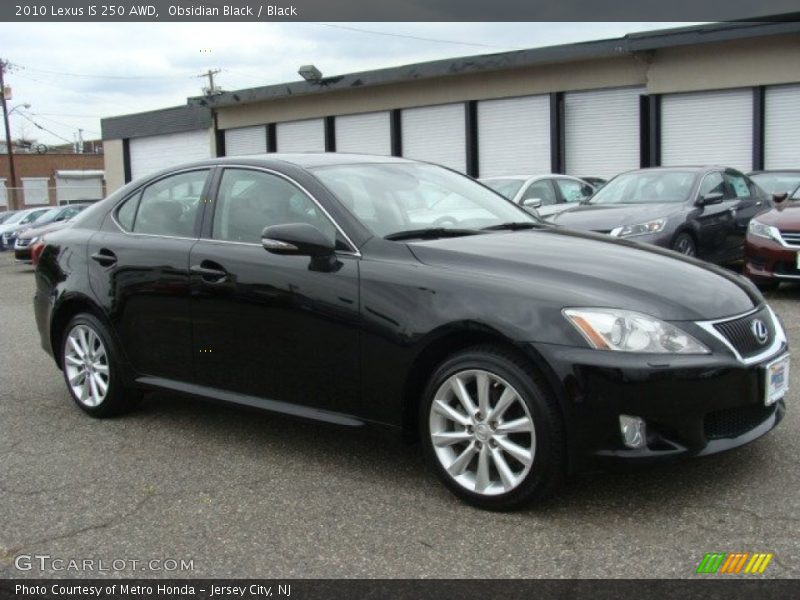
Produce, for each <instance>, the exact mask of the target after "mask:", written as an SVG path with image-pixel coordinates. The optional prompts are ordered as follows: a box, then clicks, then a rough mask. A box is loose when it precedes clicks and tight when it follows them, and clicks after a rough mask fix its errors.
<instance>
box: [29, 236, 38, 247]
mask: <svg viewBox="0 0 800 600" xmlns="http://www.w3.org/2000/svg"><path fill="white" fill-rule="evenodd" d="M38 241H39V236H36V237H32V238H31V239H30V240H28V246H33V245H34V244H35V243H36V242H38Z"/></svg>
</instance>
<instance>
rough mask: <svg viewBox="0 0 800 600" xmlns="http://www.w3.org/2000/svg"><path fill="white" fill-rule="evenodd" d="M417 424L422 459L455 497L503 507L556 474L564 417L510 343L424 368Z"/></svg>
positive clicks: (556, 479) (542, 487)
mask: <svg viewBox="0 0 800 600" xmlns="http://www.w3.org/2000/svg"><path fill="white" fill-rule="evenodd" d="M420 408H421V413H420V425H421V433H422V435H423V446H424V449H425V455H426V458H427V459H428V462H429V464H430V465H431V466H432V467H433V469H434V470H435V471H436V473H437V474H438V475H439V477H440V478H441V479H442V482H443V483H444V484H445V485H446V486H447V487H448V489H450V491H451V492H453V493H454V494H455V495H456V496H458V497H459V498H461V499H462V500H464V501H466V502H469V503H470V504H474V505H475V506H479V507H481V508H487V509H490V510H507V509H512V508H516V507H519V506H522V505H524V504H527V503H530V502H532V501H534V500H539V499H542V498H544V497H546V496H548V495H549V494H551V493H552V492H553V491H554V490H555V489H556V487H557V486H558V484H559V483H560V482H561V480H562V479H563V475H564V464H565V457H564V443H563V435H564V434H563V424H562V421H561V415H560V411H559V409H558V404H557V401H556V399H555V396H554V395H553V394H552V392H551V391H550V388H549V386H548V385H547V383H546V381H545V379H544V377H543V376H542V375H541V373H540V372H539V371H538V370H537V369H536V368H535V367H534V366H533V364H532V363H531V362H530V361H529V360H527V359H526V358H525V357H524V356H523V355H521V354H519V353H518V352H517V351H515V350H513V349H511V348H505V347H503V346H495V345H487V346H476V347H474V348H468V349H466V350H463V351H461V352H459V353H457V354H454V355H453V356H451V357H450V358H449V359H447V360H445V361H444V362H443V363H442V364H441V365H440V366H439V368H437V369H436V370H435V371H434V373H433V374H432V375H431V378H430V381H429V383H428V386H427V388H426V390H425V396H424V401H423V403H422V404H421V407H420Z"/></svg>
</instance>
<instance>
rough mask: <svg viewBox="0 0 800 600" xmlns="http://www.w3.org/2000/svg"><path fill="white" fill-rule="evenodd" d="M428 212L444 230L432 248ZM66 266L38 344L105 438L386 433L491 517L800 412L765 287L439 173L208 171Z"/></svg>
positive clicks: (82, 222)
mask: <svg viewBox="0 0 800 600" xmlns="http://www.w3.org/2000/svg"><path fill="white" fill-rule="evenodd" d="M432 195H435V196H437V197H446V198H448V205H449V206H452V215H450V218H449V219H448V220H447V221H446V223H447V225H442V224H440V225H438V226H434V225H430V224H429V225H424V226H421V225H420V223H426V222H427V223H432V222H433V220H432V219H428V220H427V221H426V220H425V219H422V218H421V217H420V213H421V212H424V210H425V207H426V206H429V203H430V198H431V196H432ZM435 210H437V211H439V212H441V211H440V209H439V208H438V207H436V208H435ZM438 214H439V213H438V212H437V215H438ZM412 216H413V218H412ZM423 216H424V215H423ZM439 216H441V215H439ZM443 222H445V221H440V223H443ZM45 244H46V245H45V248H44V250H43V253H42V255H41V259H40V261H39V265H38V267H37V270H36V279H37V291H36V295H35V300H34V305H35V313H36V320H37V323H38V326H39V331H40V333H41V341H42V345H43V347H44V348H45V350H46V351H47V352H49V353H50V354H52V355H53V356H54V358H55V362H56V364H57V366H58V367H59V368H60V369H62V370H63V372H64V379H65V381H66V386H67V389H68V390H69V393H70V395H71V396H72V398H73V400H74V401H75V403H76V404H77V405H78V406H79V407H80V408H81V409H83V410H84V411H85V412H86V413H88V414H89V415H91V416H94V417H108V416H112V415H116V414H120V413H122V412H124V411H126V410H129V409H130V408H131V407H132V406H133V405H134V403H135V401H136V400H137V399H138V398H139V397H140V395H141V394H142V392H144V391H146V390H156V389H159V390H172V391H176V392H181V393H186V394H190V395H193V396H196V397H200V398H206V399H212V400H216V401H223V402H229V403H234V404H239V405H244V406H248V407H257V408H261V409H264V410H267V411H272V412H275V413H282V414H285V415H291V416H295V417H302V418H307V419H314V420H317V421H322V422H326V423H331V424H335V425H340V426H343V427H345V428H347V427H351V428H359V427H364V426H367V425H374V426H378V427H379V428H385V430H389V431H394V432H397V433H401V434H404V435H406V436H408V437H417V436H418V437H419V438H420V439H421V441H422V443H423V445H424V448H425V452H426V455H427V457H428V460H429V461H430V464H431V465H432V467H433V469H434V470H435V471H436V472H437V473H438V475H439V476H440V477H441V479H442V481H443V482H444V483H445V485H446V486H447V487H448V488H449V489H450V490H452V491H453V492H454V493H455V494H456V495H458V496H459V497H461V498H462V499H464V500H466V501H468V502H471V503H473V504H476V505H478V506H481V507H484V508H490V509H508V508H512V507H515V506H519V505H521V504H524V503H527V502H530V501H533V500H536V499H539V498H542V497H543V496H545V495H547V494H549V493H551V492H552V491H553V490H555V489H556V487H557V485H558V483H559V482H560V481H562V479H563V478H564V477H565V475H567V474H569V473H572V472H574V471H576V470H578V469H581V468H584V467H586V466H587V465H589V464H596V463H598V462H602V461H623V462H625V461H628V462H630V463H647V462H648V461H653V460H661V459H672V458H677V457H684V456H696V455H705V454H711V453H715V452H719V451H722V450H728V449H730V448H734V447H736V446H740V445H742V444H745V443H748V442H751V441H753V440H755V439H756V438H758V437H760V436H762V435H764V434H765V433H767V432H768V431H769V430H771V429H772V428H773V427H775V425H777V423H778V422H779V421H780V420H781V418H782V417H783V414H784V410H785V408H784V398H785V397H786V395H787V386H788V381H789V376H788V369H789V360H788V354H787V352H788V348H787V342H786V336H785V334H784V330H783V328H782V326H781V323H780V322H779V320H778V319H777V317H776V316H775V314H774V313H773V311H772V310H771V309H770V307H769V306H768V305H767V304H766V303H765V302H764V299H763V298H762V297H761V295H760V294H759V292H758V291H757V289H756V288H755V287H753V285H752V284H750V283H749V282H748V281H746V280H745V279H743V278H741V277H739V276H737V275H734V274H731V273H728V272H726V271H724V270H721V269H719V268H717V267H714V266H712V265H709V264H706V263H701V262H698V261H697V260H694V259H691V258H684V257H680V256H679V255H677V254H675V253H672V252H669V251H666V250H662V249H660V248H656V247H646V246H641V245H638V244H634V243H631V242H629V241H626V240H619V239H613V238H610V237H608V236H603V235H596V234H591V233H578V232H572V231H567V230H563V229H560V228H556V227H551V226H548V225H545V224H543V223H542V222H541V221H539V220H537V219H536V218H535V217H534V216H532V215H530V214H529V213H528V212H526V211H525V210H523V209H522V208H520V207H518V206H516V205H514V204H513V203H511V202H509V201H508V200H506V199H505V198H503V197H501V196H500V195H498V194H496V193H495V192H492V191H491V190H489V189H487V188H486V187H484V186H482V185H480V184H479V183H476V182H474V181H473V180H471V179H469V178H468V177H465V176H462V175H460V174H457V173H454V172H452V171H450V170H447V169H444V168H441V167H438V166H434V165H430V164H425V163H419V162H414V161H410V160H404V159H399V158H388V157H387V158H380V157H375V156H358V155H340V154H295V155H291V154H284V155H281V154H272V155H262V156H255V157H237V158H219V159H213V160H207V161H204V162H196V163H192V164H187V165H184V166H182V167H179V168H173V169H170V170H168V171H162V172H161V173H158V174H155V175H152V176H149V177H147V178H145V179H140V180H138V181H135V182H133V183H130V184H128V185H127V186H125V187H124V188H122V189H120V190H119V191H117V192H115V193H114V194H112V195H111V196H109V197H108V198H107V199H106V200H104V201H102V202H100V203H98V204H96V205H94V206H91V207H90V208H88V209H86V210H85V211H84V212H83V213H82V214H81V215H79V216H78V217H77V218H76V219H75V220H74V221H73V223H72V224H71V225H70V226H69V227H65V228H64V229H62V230H60V231H56V232H53V233H51V234H49V235H48V236H47V238H46V239H45ZM709 484H710V485H713V482H709Z"/></svg>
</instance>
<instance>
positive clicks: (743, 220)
mask: <svg viewBox="0 0 800 600" xmlns="http://www.w3.org/2000/svg"><path fill="white" fill-rule="evenodd" d="M724 177H725V183H726V184H727V186H728V195H729V196H730V197H731V199H732V200H733V208H734V211H735V214H734V217H735V219H734V224H733V229H732V230H731V235H730V237H729V239H728V247H727V251H728V252H730V253H731V254H732V255H734V256H736V255H737V254H738V255H740V254H742V252H743V248H744V238H745V235H746V234H747V225H748V224H749V223H750V219H752V218H753V217H755V216H756V215H757V214H758V213H760V212H762V211H763V210H764V208H765V207H766V206H768V205H769V203H767V202H766V198H765V197H764V196H763V194H762V192H761V190H760V189H759V188H758V186H756V185H755V184H754V183H753V182H752V181H751V180H750V178H749V177H746V176H744V175H742V174H741V173H740V172H739V171H734V170H733V169H726V170H725V173H724Z"/></svg>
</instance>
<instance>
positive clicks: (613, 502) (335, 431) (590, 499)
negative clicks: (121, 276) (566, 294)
mask: <svg viewBox="0 0 800 600" xmlns="http://www.w3.org/2000/svg"><path fill="white" fill-rule="evenodd" d="M128 418H131V419H144V420H148V421H151V420H154V421H159V422H161V421H163V422H164V423H163V426H164V427H165V428H169V430H170V432H173V433H175V434H176V435H181V431H184V432H185V433H186V435H187V436H190V437H193V438H194V439H196V437H195V436H198V435H199V437H200V439H215V438H216V439H222V440H226V441H227V442H226V443H232V444H235V445H236V446H237V448H236V454H246V455H249V456H252V455H259V454H263V453H264V451H265V448H268V451H269V455H270V459H269V460H279V461H291V462H297V461H298V460H300V461H301V462H302V463H304V464H308V465H309V470H311V471H318V470H320V469H333V470H335V471H336V472H339V473H341V474H343V475H344V476H345V477H347V478H353V479H357V480H365V479H367V478H369V479H370V480H371V481H374V482H377V483H378V484H379V485H380V486H381V488H382V489H391V488H392V487H393V486H394V487H396V488H397V489H403V490H405V491H411V492H412V493H415V494H417V495H422V494H425V495H435V496H437V497H438V498H439V499H440V500H441V501H442V502H445V503H447V504H449V505H457V504H459V503H458V501H457V500H456V499H455V498H454V497H453V496H451V495H450V494H449V493H448V492H447V491H446V490H445V488H444V487H443V486H441V485H439V483H438V480H437V479H436V476H435V475H434V474H433V473H432V472H431V471H430V470H429V469H427V468H426V466H425V463H424V459H423V456H422V449H421V446H420V444H408V443H405V442H403V441H401V440H400V439H399V437H397V436H394V435H391V433H390V432H382V431H381V430H374V429H363V430H362V429H355V430H351V429H342V428H338V427H333V426H328V425H325V424H321V423H316V422H308V421H303V420H297V419H293V418H289V417H285V416H282V415H274V414H270V413H263V412H258V411H252V410H246V409H240V408H238V407H233V406H228V405H220V404H215V403H210V402H204V401H201V400H196V399H193V398H188V397H184V396H179V395H176V394H171V393H163V392H158V393H154V394H149V395H148V396H146V397H145V399H144V400H143V402H142V404H141V406H140V408H139V409H138V410H137V412H136V413H134V414H133V415H131V416H130V417H128ZM159 426H161V425H159ZM198 430H200V431H199V432H198ZM772 443H773V441H770V440H769V437H767V438H765V439H764V440H760V441H757V442H755V443H753V444H751V445H748V446H746V447H744V448H740V449H738V450H733V451H731V452H728V453H724V454H720V455H715V456H710V457H705V458H701V459H695V460H685V461H681V462H678V463H674V464H669V465H657V466H650V467H647V468H642V467H639V468H635V469H628V470H625V471H620V470H610V471H595V472H586V473H580V474H577V475H574V476H572V477H570V478H569V479H568V480H567V481H566V483H565V485H564V487H563V488H562V489H561V490H560V491H559V493H558V494H556V495H555V496H554V497H553V498H551V499H548V500H547V501H545V502H542V503H539V504H537V505H535V506H532V507H531V508H529V509H526V510H524V511H523V514H530V515H531V516H533V515H536V516H537V517H543V518H550V517H552V518H557V517H558V516H560V515H561V514H563V511H565V510H568V511H577V513H584V512H585V511H592V510H593V509H601V508H602V510H603V511H605V512H608V511H612V512H615V513H618V514H620V515H624V514H629V513H630V512H631V511H633V510H635V511H636V513H637V515H639V516H641V515H644V516H648V515H649V516H652V517H653V518H657V516H660V515H663V513H664V511H665V509H667V507H670V510H683V509H688V510H692V509H693V508H695V507H697V508H700V509H702V508H711V507H712V506H714V505H719V504H720V503H721V502H724V500H722V499H721V497H720V490H726V489H737V488H739V489H740V488H741V482H742V481H747V480H750V479H753V478H754V477H755V476H756V475H757V474H759V473H762V474H763V473H764V472H768V471H770V470H772V469H774V460H775V457H774V455H773V453H772V452H771V451H770V446H771V444H772ZM464 508H465V509H467V510H469V508H468V507H466V505H464Z"/></svg>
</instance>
